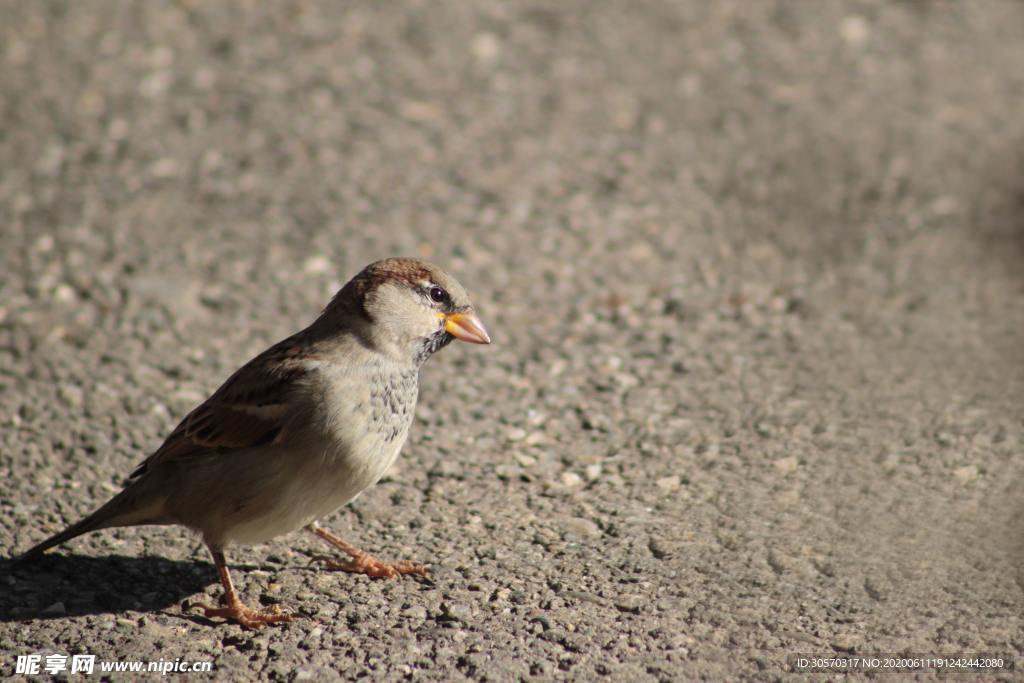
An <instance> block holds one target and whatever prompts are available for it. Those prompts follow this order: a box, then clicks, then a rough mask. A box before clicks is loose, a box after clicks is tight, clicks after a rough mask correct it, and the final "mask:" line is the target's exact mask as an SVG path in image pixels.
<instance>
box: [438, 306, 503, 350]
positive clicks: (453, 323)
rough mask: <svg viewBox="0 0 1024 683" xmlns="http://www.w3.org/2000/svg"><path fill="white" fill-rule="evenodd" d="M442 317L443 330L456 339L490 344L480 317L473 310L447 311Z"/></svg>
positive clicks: (489, 338) (471, 342)
mask: <svg viewBox="0 0 1024 683" xmlns="http://www.w3.org/2000/svg"><path fill="white" fill-rule="evenodd" d="M442 317H443V318H444V331H445V332H447V333H448V334H450V335H452V336H453V337H455V338H456V339H459V340H461V341H464V342H469V343H470V344H490V343H491V337H490V335H488V334H487V330H486V329H484V324H483V323H482V322H480V318H478V317H476V313H474V312H473V311H466V312H464V313H449V314H447V315H444V316H442Z"/></svg>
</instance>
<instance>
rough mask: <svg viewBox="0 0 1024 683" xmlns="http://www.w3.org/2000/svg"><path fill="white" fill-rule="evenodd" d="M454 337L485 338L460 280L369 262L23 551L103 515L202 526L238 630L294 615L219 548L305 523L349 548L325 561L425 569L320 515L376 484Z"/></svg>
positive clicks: (385, 573)
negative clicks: (89, 508)
mask: <svg viewBox="0 0 1024 683" xmlns="http://www.w3.org/2000/svg"><path fill="white" fill-rule="evenodd" d="M453 339H459V340H461V341H465V342H470V343H473V344H489V343H490V341H491V340H490V337H489V336H488V334H487V330H486V329H485V328H484V326H483V324H482V323H481V321H480V319H479V318H478V317H477V315H476V313H475V312H474V310H473V306H472V304H471V303H470V300H469V297H468V295H467V294H466V290H465V289H463V287H462V285H460V284H459V283H458V281H456V280H455V278H454V277H452V276H451V275H449V274H448V273H446V272H445V271H443V270H442V269H441V268H439V267H437V266H435V265H433V264H430V263H427V262H425V261H422V260H419V259H415V258H388V259H384V260H382V261H377V262H375V263H371V264H370V265H368V266H367V267H366V268H364V269H363V270H362V271H361V272H360V273H359V274H357V275H356V276H355V277H353V278H352V279H351V280H350V281H349V282H348V283H347V284H346V285H345V286H344V287H342V288H341V290H340V291H338V293H337V294H336V295H335V296H334V298H333V299H332V300H331V301H330V303H329V304H328V305H327V307H326V308H324V310H323V312H322V313H321V314H320V316H319V317H318V318H317V319H316V320H314V321H313V323H312V324H311V325H309V327H307V328H305V329H304V330H301V331H300V332H297V333H296V334H294V335H292V336H291V337H288V338H287V339H285V340H283V341H281V342H278V343H277V344H274V345H273V346H271V347H270V348H269V349H267V350H266V351H264V352H263V353H261V354H259V355H258V356H256V357H255V358H253V359H252V360H250V361H249V362H248V363H246V364H245V365H243V366H242V367H241V368H240V369H239V370H237V371H236V372H235V373H234V374H233V375H231V377H229V378H228V379H227V381H225V382H224V384H223V385H222V386H221V387H220V388H219V389H217V391H215V392H214V393H213V394H212V395H211V396H210V397H209V398H208V399H206V401H205V402H203V403H202V404H200V405H199V406H198V407H197V408H195V409H194V410H193V411H192V412H190V413H189V414H188V415H187V416H186V417H185V418H184V419H183V420H182V421H181V424H179V425H178V426H177V427H176V428H175V429H174V431H172V432H171V434H170V436H168V437H167V439H166V440H165V441H164V442H163V444H162V445H161V446H160V447H159V448H158V449H157V450H156V451H155V452H154V453H153V454H151V455H150V456H149V457H148V458H146V459H145V460H144V461H143V462H142V463H141V464H140V465H139V466H138V467H136V468H135V470H134V471H133V472H132V473H131V475H130V477H129V478H128V480H127V482H126V483H125V486H124V489H123V490H122V491H121V492H120V493H118V494H117V495H116V496H114V497H113V498H112V499H111V500H110V501H108V502H107V503H106V504H104V505H103V506H101V507H100V508H99V509H98V510H96V511H95V512H93V513H92V514H91V515H89V516H88V517H86V518H85V519H83V520H81V521H80V522H78V523H76V524H73V525H71V526H70V527H68V528H67V529H65V530H64V531H62V532H60V533H58V534H56V535H55V536H52V537H51V538H48V539H46V540H45V541H43V542H41V543H39V544H38V545H36V546H35V547H33V548H31V549H30V550H28V551H26V552H25V553H24V554H22V555H21V556H20V557H19V558H17V559H18V560H22V561H23V560H29V559H31V558H33V557H36V556H38V555H40V554H41V553H42V552H44V551H45V550H47V549H49V548H52V547H54V546H56V545H59V544H61V543H64V542H65V541H68V540H70V539H72V538H75V537H77V536H80V535H82V534H85V533H88V532H90V531H96V530H98V529H106V528H110V527H123V526H136V525H149V524H180V525H182V526H185V527H187V528H189V529H192V530H194V531H196V532H198V533H199V534H201V535H202V539H203V541H204V542H205V543H206V546H207V548H208V549H209V551H210V555H211V556H212V557H213V562H214V564H215V565H216V568H217V573H218V576H219V578H220V582H221V584H222V585H223V587H224V600H223V602H224V605H225V606H223V607H213V606H210V605H206V604H201V605H199V607H201V608H202V609H203V610H204V612H205V615H206V616H207V617H208V618H210V617H214V618H224V619H228V620H233V621H235V622H238V623H239V624H241V625H242V626H243V627H246V628H252V629H256V628H260V627H262V626H263V625H265V624H276V623H280V622H286V621H290V620H291V619H292V618H293V615H291V614H287V613H284V612H283V611H282V610H280V609H279V608H276V607H275V608H272V609H269V610H256V609H252V608H250V607H247V606H246V605H245V604H244V603H243V602H242V600H241V598H240V597H239V596H238V593H237V592H236V591H235V587H234V585H233V584H232V582H231V574H230V572H229V571H228V565H227V560H226V559H225V556H224V552H225V549H226V548H228V547H229V546H231V545H236V544H242V545H249V544H256V543H263V542H266V541H269V540H270V539H273V538H276V537H278V536H281V535H283V534H287V533H290V532H292V531H295V530H297V529H300V528H303V529H306V530H307V531H309V532H310V533H312V534H315V535H316V536H318V537H319V538H321V539H323V540H324V541H326V542H327V543H329V544H331V545H332V546H334V547H335V548H337V549H339V550H341V551H342V552H343V553H345V554H346V555H347V556H348V557H349V558H350V559H349V560H347V561H344V562H340V561H333V560H331V561H328V562H327V566H328V567H329V568H332V569H342V570H345V571H351V572H359V573H363V574H367V575H369V576H371V577H379V578H393V577H397V576H400V575H403V574H418V575H426V574H427V567H425V566H423V565H419V564H415V563H413V562H383V561H381V560H378V559H377V558H375V557H374V556H372V555H370V554H368V553H366V552H364V551H362V550H359V549H358V548H356V547H355V546H353V545H351V544H349V543H347V542H346V541H344V540H343V539H341V538H339V537H338V536H336V535H334V534H333V533H331V532H330V531H328V530H327V529H326V528H323V527H321V526H318V525H317V520H319V519H321V518H322V517H325V516H326V515H329V514H331V513H332V512H334V511H335V510H337V509H338V508H340V507H341V506H342V505H345V504H346V503H349V502H351V501H352V500H354V499H355V498H356V497H357V496H358V495H359V494H360V493H361V492H362V491H364V490H365V489H366V488H368V487H369V486H372V485H373V484H375V483H376V482H377V481H378V480H379V479H380V478H381V477H382V476H383V475H384V473H385V472H386V471H387V470H388V468H389V467H390V466H391V464H392V463H393V462H394V461H395V458H396V457H398V453H399V451H400V450H401V449H402V445H403V444H404V443H405V439H406V436H407V435H408V433H409V426H410V424H411V423H412V419H413V412H414V410H415V408H416V397H417V394H418V391H419V370H420V367H421V366H422V365H423V363H424V362H425V361H426V360H427V359H428V358H430V356H431V355H433V354H434V353H435V352H437V351H439V350H440V349H442V348H444V347H445V346H447V345H448V344H449V343H450V342H451V341H452V340H453Z"/></svg>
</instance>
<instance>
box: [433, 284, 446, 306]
mask: <svg viewBox="0 0 1024 683" xmlns="http://www.w3.org/2000/svg"><path fill="white" fill-rule="evenodd" d="M430 298H431V299H433V300H434V301H436V302H437V303H441V302H443V301H447V300H448V292H446V291H444V290H443V289H442V288H440V287H438V286H436V285H435V286H433V287H431V288H430Z"/></svg>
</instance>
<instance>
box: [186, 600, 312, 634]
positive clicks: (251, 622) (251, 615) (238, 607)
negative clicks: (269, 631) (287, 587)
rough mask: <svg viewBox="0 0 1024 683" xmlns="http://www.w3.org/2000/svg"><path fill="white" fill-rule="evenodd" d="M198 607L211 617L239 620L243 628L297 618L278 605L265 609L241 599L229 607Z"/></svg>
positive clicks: (258, 627) (253, 627)
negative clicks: (245, 603)
mask: <svg viewBox="0 0 1024 683" xmlns="http://www.w3.org/2000/svg"><path fill="white" fill-rule="evenodd" d="M196 607H202V608H203V613H204V615H205V616H206V617H207V618H208V619H209V618H220V619H229V620H231V621H235V622H238V623H239V624H241V625H242V627H243V628H248V629H252V630H254V631H255V630H258V629H261V628H263V627H264V626H266V625H267V624H282V623H286V622H289V621H292V620H294V619H295V615H293V614H286V613H285V612H282V611H281V608H280V607H278V606H277V605H274V606H273V607H271V608H269V609H265V610H257V609H252V608H250V607H246V606H245V605H244V604H242V602H241V601H238V602H235V603H234V604H230V605H228V606H227V607H213V606H211V605H207V604H203V603H200V604H198V605H196Z"/></svg>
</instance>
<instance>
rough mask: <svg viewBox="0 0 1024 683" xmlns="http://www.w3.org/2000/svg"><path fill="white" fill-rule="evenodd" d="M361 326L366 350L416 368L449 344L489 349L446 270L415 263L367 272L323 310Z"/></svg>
mask: <svg viewBox="0 0 1024 683" xmlns="http://www.w3.org/2000/svg"><path fill="white" fill-rule="evenodd" d="M333 313H340V314H342V315H344V316H345V317H347V318H349V320H352V319H356V320H358V321H359V323H360V324H359V327H360V328H361V336H363V337H365V342H366V343H367V344H369V345H370V346H372V347H374V348H376V349H378V350H381V351H384V352H385V353H389V354H391V355H394V356H396V357H399V358H401V357H405V358H411V359H412V360H413V361H414V362H415V363H416V364H417V365H418V364H420V363H423V362H424V361H425V360H426V359H427V358H429V357H430V355H431V354H432V353H434V352H435V351H437V350H439V349H441V348H443V347H444V346H446V345H447V344H448V343H449V342H451V341H452V339H459V340H461V341H466V342H470V343H473V344H490V343H491V338H490V336H488V334H487V330H486V329H484V326H483V323H482V322H480V318H478V317H477V315H476V312H475V311H474V310H473V305H472V303H471V302H470V300H469V295H467V294H466V290H465V289H464V288H463V287H462V285H461V284H459V282H458V281H457V280H456V279H455V278H454V277H452V276H451V275H449V274H448V273H446V272H445V271H444V270H442V269H441V268H439V267H438V266H435V265H433V264H431V263H427V262H426V261H422V260H420V259H415V258H387V259H383V260H381V261H376V262H374V263H371V264H370V265H368V266H366V268H364V269H363V270H362V271H361V272H360V273H359V274H358V275H356V276H355V277H354V278H352V279H351V280H350V281H349V282H348V284H346V285H345V286H344V287H343V288H342V289H341V291H339V292H338V294H337V295H336V296H335V297H334V300H332V301H331V303H330V304H329V305H328V306H327V309H326V310H325V311H324V316H323V317H332V318H333V317H335V316H334V315H332V314H333Z"/></svg>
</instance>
